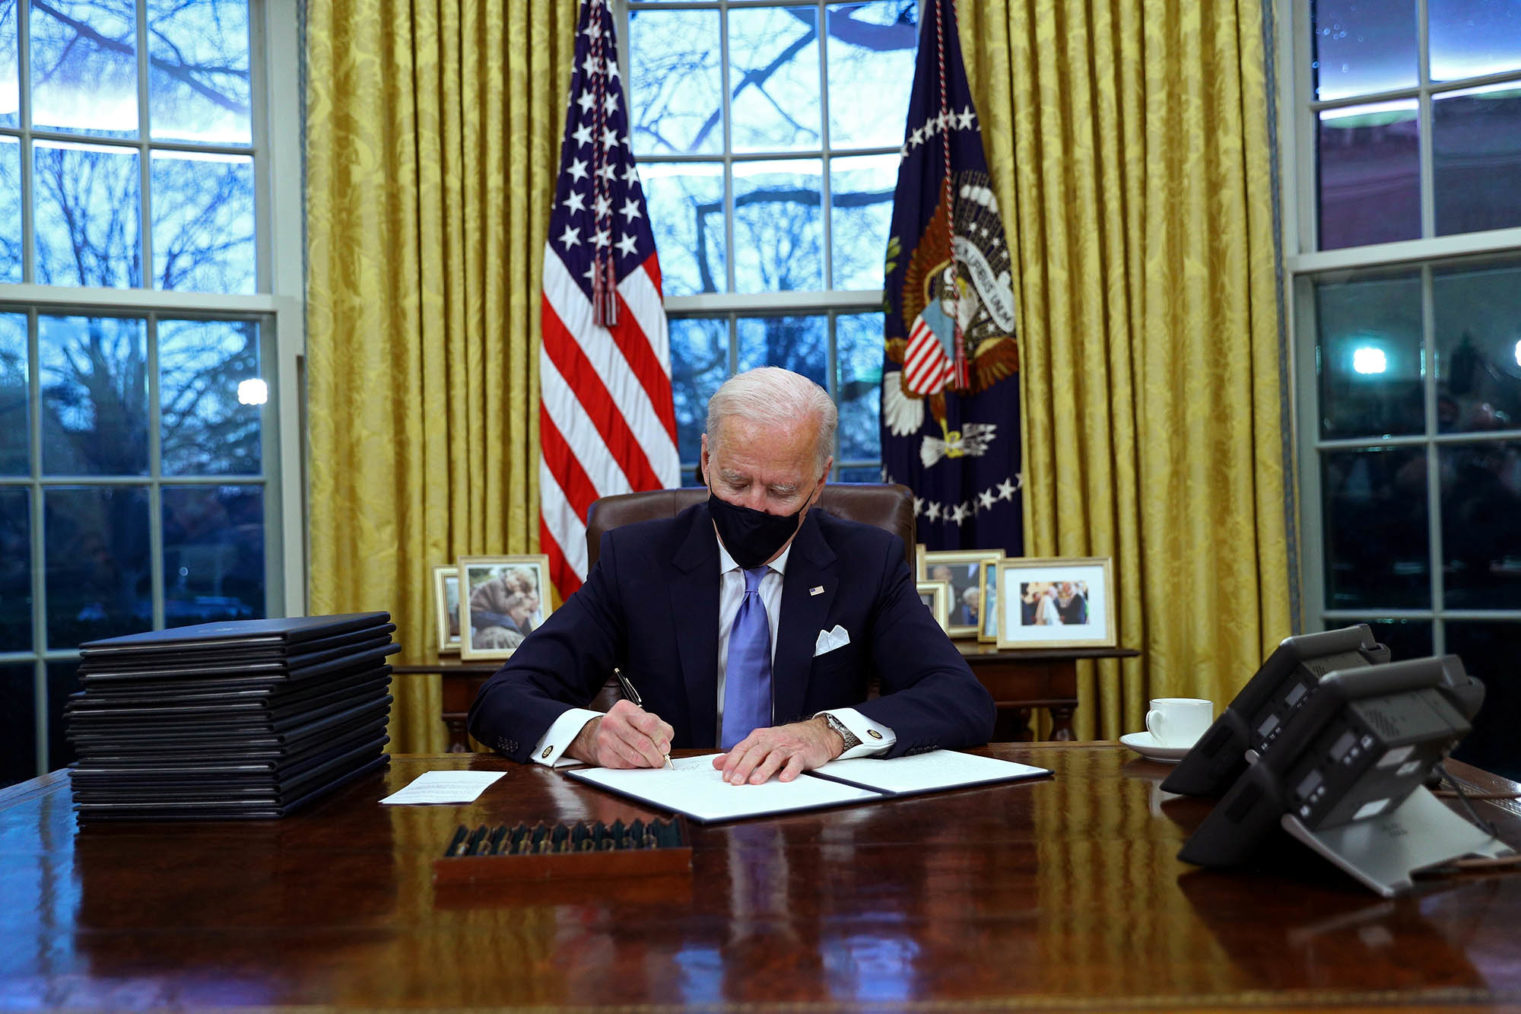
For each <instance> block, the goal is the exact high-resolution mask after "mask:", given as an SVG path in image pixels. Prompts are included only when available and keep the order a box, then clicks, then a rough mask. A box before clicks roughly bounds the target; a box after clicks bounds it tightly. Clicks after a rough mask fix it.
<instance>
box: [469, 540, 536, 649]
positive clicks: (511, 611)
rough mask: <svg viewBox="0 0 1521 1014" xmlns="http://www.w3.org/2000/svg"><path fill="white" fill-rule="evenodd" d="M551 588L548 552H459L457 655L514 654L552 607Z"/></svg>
mask: <svg viewBox="0 0 1521 1014" xmlns="http://www.w3.org/2000/svg"><path fill="white" fill-rule="evenodd" d="M548 588H549V557H548V555H546V554H543V553H539V554H530V555H526V556H462V557H460V558H459V596H460V617H459V619H460V631H459V632H460V642H459V657H460V658H461V659H463V660H465V661H472V660H475V659H497V658H511V657H512V653H513V652H514V651H515V650H517V646H518V645H519V644H521V643H522V640H523V638H524V637H526V636H527V635H528V634H530V633H532V632H533V631H534V630H535V629H537V628H538V626H539V624H541V623H543V622H544V618H545V617H547V616H548V615H549V614H550V612H551V611H552V610H553V609H554V600H553V598H552V597H551V596H550V594H549V592H548Z"/></svg>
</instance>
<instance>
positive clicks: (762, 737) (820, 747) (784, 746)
mask: <svg viewBox="0 0 1521 1014" xmlns="http://www.w3.org/2000/svg"><path fill="white" fill-rule="evenodd" d="M844 751H845V741H844V740H843V739H842V738H841V737H840V734H839V733H838V732H835V731H834V730H833V729H831V728H830V727H829V723H828V722H826V721H824V719H823V718H810V719H809V720H808V721H806V722H794V723H793V724H791V725H777V726H773V727H771V728H769V729H756V730H755V731H754V732H752V733H750V735H748V736H746V737H745V738H744V739H742V740H740V741H739V742H738V743H735V744H734V747H733V748H732V749H731V750H730V751H729V752H728V753H723V754H719V755H718V756H717V757H714V758H713V767H715V768H717V769H718V770H719V771H722V772H723V776H724V781H726V782H729V783H730V784H732V785H743V784H745V783H746V782H748V783H750V784H751V785H760V784H761V783H762V782H765V781H769V780H770V779H771V777H772V776H773V775H774V776H776V778H777V780H778V781H783V782H790V781H792V780H793V779H794V778H796V777H797V776H798V775H800V774H802V773H803V772H804V771H809V770H811V769H813V768H818V767H823V766H824V765H825V764H828V763H829V762H830V761H832V760H834V759H835V758H836V757H838V756H839V755H840V754H841V753H843V752H844Z"/></svg>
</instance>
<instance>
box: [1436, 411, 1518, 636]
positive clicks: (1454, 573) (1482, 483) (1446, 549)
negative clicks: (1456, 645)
mask: <svg viewBox="0 0 1521 1014" xmlns="http://www.w3.org/2000/svg"><path fill="white" fill-rule="evenodd" d="M1437 461H1438V462H1439V463H1440V467H1441V477H1442V555H1443V557H1444V559H1443V561H1442V575H1443V588H1444V590H1445V592H1446V597H1445V603H1446V605H1447V607H1448V608H1449V609H1521V443H1518V442H1515V441H1509V442H1503V443H1483V444H1473V445H1464V446H1455V447H1439V448H1437Z"/></svg>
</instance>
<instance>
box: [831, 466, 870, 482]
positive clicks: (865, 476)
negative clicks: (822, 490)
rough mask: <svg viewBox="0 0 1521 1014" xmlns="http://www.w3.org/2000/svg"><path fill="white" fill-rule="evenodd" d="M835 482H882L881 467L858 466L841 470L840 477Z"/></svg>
mask: <svg viewBox="0 0 1521 1014" xmlns="http://www.w3.org/2000/svg"><path fill="white" fill-rule="evenodd" d="M834 481H835V482H881V481H882V466H881V465H857V466H856V467H854V468H841V469H839V477H838V478H836V479H835V480H834Z"/></svg>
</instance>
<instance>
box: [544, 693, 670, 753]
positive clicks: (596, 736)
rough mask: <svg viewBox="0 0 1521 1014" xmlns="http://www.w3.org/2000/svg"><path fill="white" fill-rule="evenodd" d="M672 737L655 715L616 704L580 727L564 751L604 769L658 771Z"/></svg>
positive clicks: (667, 728)
mask: <svg viewBox="0 0 1521 1014" xmlns="http://www.w3.org/2000/svg"><path fill="white" fill-rule="evenodd" d="M675 735H676V730H674V729H672V728H671V727H670V725H668V724H667V723H665V722H663V721H661V719H660V716H659V715H656V714H654V713H652V712H649V711H645V710H644V709H643V708H641V707H639V706H638V705H636V704H634V703H633V702H632V701H619V702H618V703H616V704H614V705H613V706H612V707H611V708H609V709H608V711H607V714H605V715H603V716H602V717H600V718H594V719H592V720H591V721H589V722H587V723H586V724H585V725H583V726H582V727H581V731H580V732H578V733H577V734H576V738H575V739H574V740H572V741H571V744H570V746H569V747H568V748H566V750H565V752H566V753H568V754H570V755H571V756H572V757H574V758H575V759H576V760H578V761H583V762H585V763H587V764H595V765H597V766H598V767H604V768H662V767H665V762H666V758H667V757H668V756H670V753H671V739H672V738H673V737H674V736H675Z"/></svg>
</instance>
